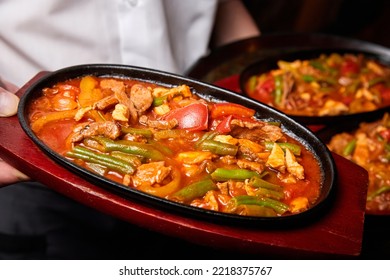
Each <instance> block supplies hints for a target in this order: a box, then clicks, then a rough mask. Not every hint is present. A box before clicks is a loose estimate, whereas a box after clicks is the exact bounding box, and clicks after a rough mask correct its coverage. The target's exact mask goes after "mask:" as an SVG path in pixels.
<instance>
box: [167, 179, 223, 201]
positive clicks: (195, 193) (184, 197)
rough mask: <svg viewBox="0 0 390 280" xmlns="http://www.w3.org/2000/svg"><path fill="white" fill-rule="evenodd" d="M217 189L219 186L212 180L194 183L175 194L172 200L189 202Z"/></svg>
mask: <svg viewBox="0 0 390 280" xmlns="http://www.w3.org/2000/svg"><path fill="white" fill-rule="evenodd" d="M215 189H217V186H216V185H215V183H214V182H213V180H211V179H210V178H207V179H204V180H201V181H197V182H195V183H192V184H190V185H188V186H186V187H184V188H182V189H181V190H179V191H178V192H176V193H174V194H173V195H172V196H171V198H173V199H177V200H179V201H183V202H189V201H191V200H193V199H195V198H197V197H202V196H203V195H205V194H206V193H207V192H208V191H211V190H215Z"/></svg>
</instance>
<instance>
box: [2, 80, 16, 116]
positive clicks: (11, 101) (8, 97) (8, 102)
mask: <svg viewBox="0 0 390 280" xmlns="http://www.w3.org/2000/svg"><path fill="white" fill-rule="evenodd" d="M18 104H19V97H17V96H16V95H15V94H13V93H10V92H9V91H7V90H5V89H3V88H2V87H0V117H9V116H12V115H15V114H16V112H17V110H18Z"/></svg>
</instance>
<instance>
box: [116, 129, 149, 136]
mask: <svg viewBox="0 0 390 280" xmlns="http://www.w3.org/2000/svg"><path fill="white" fill-rule="evenodd" d="M121 130H122V132H123V133H130V134H136V135H142V136H144V137H145V138H152V137H153V132H152V131H151V130H150V129H146V128H134V127H121Z"/></svg>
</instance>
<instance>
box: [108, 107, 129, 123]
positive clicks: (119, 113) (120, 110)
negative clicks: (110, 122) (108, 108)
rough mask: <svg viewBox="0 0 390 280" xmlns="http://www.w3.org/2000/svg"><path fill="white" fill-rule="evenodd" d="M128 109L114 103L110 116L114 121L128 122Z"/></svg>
mask: <svg viewBox="0 0 390 280" xmlns="http://www.w3.org/2000/svg"><path fill="white" fill-rule="evenodd" d="M129 116H130V115H129V110H128V109H127V107H126V106H125V105H123V104H116V105H115V109H114V111H112V118H113V119H114V120H116V121H122V122H128V121H129Z"/></svg>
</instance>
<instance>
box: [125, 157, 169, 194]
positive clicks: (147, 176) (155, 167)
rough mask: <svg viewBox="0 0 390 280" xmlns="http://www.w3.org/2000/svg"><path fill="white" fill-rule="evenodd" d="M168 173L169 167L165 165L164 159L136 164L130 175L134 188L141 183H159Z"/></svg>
mask: <svg viewBox="0 0 390 280" xmlns="http://www.w3.org/2000/svg"><path fill="white" fill-rule="evenodd" d="M170 173H171V167H166V166H165V163H164V161H157V162H151V163H145V164H142V165H140V166H138V168H137V171H136V172H135V174H134V176H132V183H133V186H134V187H136V188H137V187H140V186H142V185H149V186H152V185H154V184H156V183H157V184H161V183H162V182H163V181H164V179H165V178H167V176H169V174H170Z"/></svg>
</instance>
